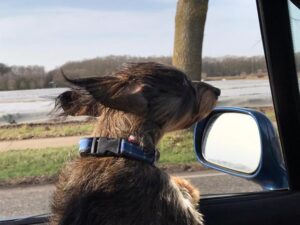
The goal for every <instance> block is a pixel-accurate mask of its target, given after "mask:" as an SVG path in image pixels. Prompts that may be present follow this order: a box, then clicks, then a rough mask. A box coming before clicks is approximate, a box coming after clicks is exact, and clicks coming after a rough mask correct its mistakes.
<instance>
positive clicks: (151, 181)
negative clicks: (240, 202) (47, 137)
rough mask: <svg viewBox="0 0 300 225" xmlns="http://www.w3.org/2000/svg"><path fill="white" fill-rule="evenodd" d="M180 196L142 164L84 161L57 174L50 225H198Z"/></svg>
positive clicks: (169, 182)
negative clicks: (57, 179)
mask: <svg viewBox="0 0 300 225" xmlns="http://www.w3.org/2000/svg"><path fill="white" fill-rule="evenodd" d="M74 176H75V177H76V178H77V179H74ZM181 195H182V194H181V192H180V191H179V189H178V188H177V187H176V184H174V183H173V182H172V180H171V179H170V177H169V176H168V175H167V174H166V173H164V172H163V171H161V170H160V169H158V168H156V167H153V166H151V165H148V164H146V163H143V162H137V161H133V160H129V159H120V158H97V159H94V158H82V159H78V160H76V161H73V162H71V163H70V164H69V165H67V166H66V168H65V169H64V170H63V173H62V174H61V175H60V178H59V183H58V186H57V190H56V192H55V195H54V202H53V205H52V210H53V213H54V215H56V216H55V217H54V218H53V219H52V223H51V224H76V225H84V224H85V225H87V224H101V225H116V224H118V225H137V224H139V225H162V224H164V225H168V224H170V225H174V224H182V225H185V224H191V225H192V224H195V225H196V224H201V223H200V221H201V215H200V214H199V213H198V212H197V211H196V210H195V209H194V207H193V206H192V205H189V204H186V202H184V201H185V200H183V196H181ZM182 200H183V202H182ZM58 220H59V221H58Z"/></svg>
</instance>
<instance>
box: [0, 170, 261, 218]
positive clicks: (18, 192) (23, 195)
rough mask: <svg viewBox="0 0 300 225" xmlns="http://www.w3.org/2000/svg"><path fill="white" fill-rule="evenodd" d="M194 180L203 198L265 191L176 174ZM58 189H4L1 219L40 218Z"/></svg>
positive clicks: (228, 179)
mask: <svg viewBox="0 0 300 225" xmlns="http://www.w3.org/2000/svg"><path fill="white" fill-rule="evenodd" d="M176 175H177V176H179V177H183V178H186V179H188V180H190V181H191V182H192V183H193V184H194V185H196V186H197V187H198V188H199V189H200V191H201V194H202V195H208V194H225V193H238V192H256V191H260V190H262V189H261V188H260V187H259V186H258V185H256V184H253V183H252V182H250V181H246V180H244V179H241V178H236V177H233V176H230V175H225V174H223V173H219V172H215V171H203V172H192V173H180V174H176ZM53 190H54V185H39V186H27V187H15V188H6V189H0V219H3V218H7V217H12V216H28V215H38V214H43V213H47V212H49V204H50V200H51V193H52V191H53Z"/></svg>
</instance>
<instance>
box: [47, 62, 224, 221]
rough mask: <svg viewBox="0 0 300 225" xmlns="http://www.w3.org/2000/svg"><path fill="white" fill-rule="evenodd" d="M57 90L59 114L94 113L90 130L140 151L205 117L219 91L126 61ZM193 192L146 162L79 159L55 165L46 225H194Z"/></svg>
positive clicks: (176, 74)
mask: <svg viewBox="0 0 300 225" xmlns="http://www.w3.org/2000/svg"><path fill="white" fill-rule="evenodd" d="M65 78H66V80H67V81H69V82H70V83H71V84H72V85H73V88H72V90H70V91H67V92H64V93H63V94H61V95H60V96H59V97H58V98H57V101H56V106H57V108H61V109H63V113H62V114H64V115H72V116H77V115H90V116H97V117H98V122H97V124H96V126H95V130H94V132H93V134H92V135H93V136H102V137H111V138H128V137H130V136H134V137H135V138H136V140H137V142H138V143H139V144H140V145H141V147H143V148H144V149H145V150H147V149H153V148H155V146H156V144H157V142H158V141H159V139H160V138H161V137H162V135H163V134H164V133H165V132H168V131H173V130H178V129H184V128H187V127H189V126H190V125H192V124H193V123H194V122H195V121H197V120H200V119H202V118H203V117H205V116H206V115H207V114H208V113H209V112H210V111H211V109H212V108H213V106H214V105H215V103H216V100H217V96H218V95H219V90H218V89H216V88H214V87H212V86H209V85H207V84H204V83H201V82H191V81H190V80H189V79H188V78H187V76H186V75H185V74H184V73H183V72H181V71H179V70H177V69H176V68H174V67H171V66H166V65H162V64H157V63H137V64H127V65H126V66H124V67H123V68H122V69H121V70H120V71H118V72H117V73H116V74H115V75H114V76H105V77H92V78H81V79H74V80H72V79H69V78H67V77H65ZM198 202H199V191H198V190H197V189H196V188H195V187H193V186H192V185H191V184H190V183H189V182H187V181H186V180H183V179H180V178H176V177H170V176H169V175H168V174H166V173H165V172H163V171H161V170H160V169H159V168H157V167H155V166H151V165H149V164H147V163H144V162H140V161H135V160H131V159H126V158H118V157H106V158H96V157H85V158H78V159H77V160H74V161H72V162H70V163H68V164H67V165H66V166H65V168H64V169H63V170H62V172H61V174H60V176H59V181H58V183H57V185H56V190H55V192H54V195H53V202H52V212H53V217H52V218H51V224H52V225H56V224H60V225H63V224H74V225H75V224H76V225H81V224H101V225H116V224H117V225H169V224H170V225H171V224H172V225H175V224H176V225H201V224H203V223H202V215H201V214H200V213H199V212H198V208H197V206H198Z"/></svg>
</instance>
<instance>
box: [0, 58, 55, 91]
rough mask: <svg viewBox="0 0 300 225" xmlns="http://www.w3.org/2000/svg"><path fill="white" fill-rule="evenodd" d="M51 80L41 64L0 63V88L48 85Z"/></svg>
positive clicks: (14, 88) (31, 87) (30, 87)
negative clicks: (10, 64) (18, 64)
mask: <svg viewBox="0 0 300 225" xmlns="http://www.w3.org/2000/svg"><path fill="white" fill-rule="evenodd" d="M51 81H52V77H51V76H49V75H48V74H47V73H46V72H45V69H44V67H42V66H11V67H9V66H6V65H5V64H3V63H0V90H19V89H36V88H45V87H48V85H49V83H50V82H51Z"/></svg>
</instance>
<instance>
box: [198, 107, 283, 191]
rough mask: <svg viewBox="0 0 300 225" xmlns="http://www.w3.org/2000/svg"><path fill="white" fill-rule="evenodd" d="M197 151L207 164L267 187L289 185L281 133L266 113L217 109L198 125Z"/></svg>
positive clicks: (274, 187)
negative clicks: (279, 137)
mask: <svg viewBox="0 0 300 225" xmlns="http://www.w3.org/2000/svg"><path fill="white" fill-rule="evenodd" d="M194 143H195V151H196V154H197V157H198V160H199V161H200V162H201V163H202V164H204V165H205V166H207V167H209V168H212V169H215V170H219V171H222V172H225V173H228V174H231V175H235V176H239V177H243V178H246V179H251V180H252V181H254V182H256V183H258V184H259V185H261V186H262V187H263V188H264V189H268V190H273V189H285V188H288V179H287V173H286V169H285V165H284V160H283V155H282V152H281V148H280V145H279V140H278V136H277V134H276V132H275V130H274V127H273V125H272V123H271V121H270V120H269V119H268V118H267V117H266V116H265V115H264V114H262V113H260V112H257V111H254V110H250V109H243V108H229V107H219V108H215V109H214V110H213V111H212V112H211V113H210V115H209V116H208V117H206V118H205V119H204V120H202V121H200V122H198V123H197V124H196V127H195V136H194Z"/></svg>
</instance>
